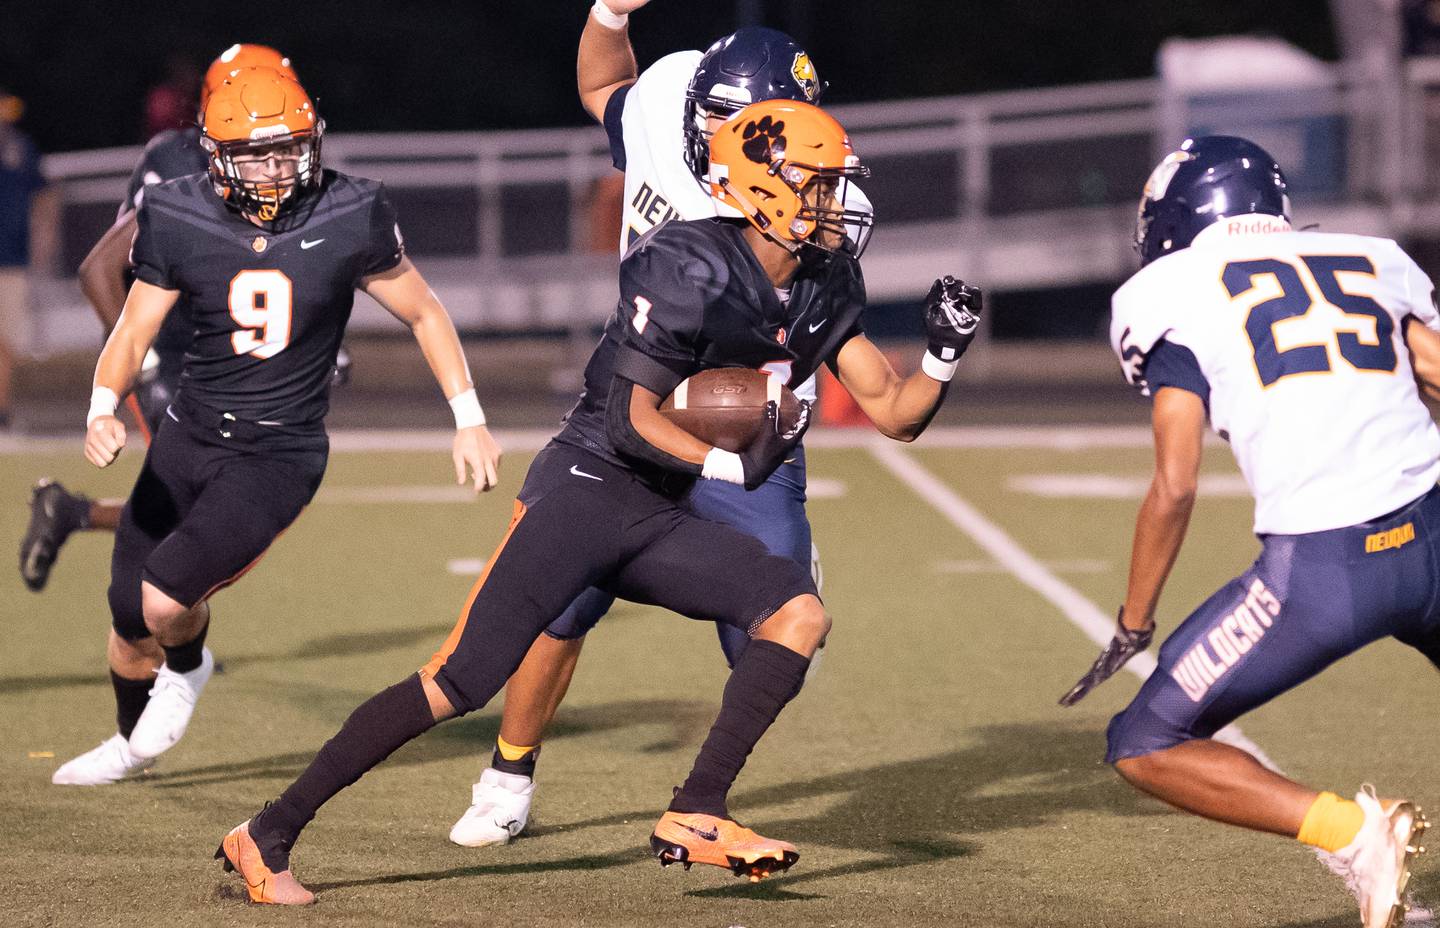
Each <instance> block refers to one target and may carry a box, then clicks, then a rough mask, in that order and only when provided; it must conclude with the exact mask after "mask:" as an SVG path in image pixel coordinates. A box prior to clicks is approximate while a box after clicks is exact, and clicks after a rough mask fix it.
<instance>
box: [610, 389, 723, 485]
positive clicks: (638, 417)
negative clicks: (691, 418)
mask: <svg viewBox="0 0 1440 928" xmlns="http://www.w3.org/2000/svg"><path fill="white" fill-rule="evenodd" d="M654 400H655V395H654V394H653V393H650V391H648V390H646V389H644V388H643V387H636V388H634V391H633V392H632V393H631V397H630V408H629V414H630V426H631V428H633V429H634V431H635V433H636V434H637V435H638V436H639V437H640V439H641V440H642V441H644V442H645V443H646V444H648V445H650V446H651V447H652V448H654V449H656V450H657V451H659V452H660V453H661V454H664V455H667V456H669V457H671V458H678V459H679V460H681V461H684V462H685V463H687V464H694V465H697V466H698V465H703V464H704V463H705V456H706V455H707V454H709V453H710V445H707V444H706V443H705V442H703V441H701V440H700V439H698V438H696V437H695V436H694V435H691V434H690V433H689V432H687V431H685V430H684V429H682V428H680V427H679V426H678V425H675V424H674V423H673V422H671V421H670V420H669V419H667V418H665V417H664V416H662V415H661V414H660V410H659V408H658V405H656V403H655V402H653V401H654Z"/></svg>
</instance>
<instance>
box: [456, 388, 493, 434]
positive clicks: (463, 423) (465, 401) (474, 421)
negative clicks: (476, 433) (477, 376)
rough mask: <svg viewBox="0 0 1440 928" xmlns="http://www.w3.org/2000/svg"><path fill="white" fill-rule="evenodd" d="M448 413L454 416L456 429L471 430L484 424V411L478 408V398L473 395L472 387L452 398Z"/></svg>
mask: <svg viewBox="0 0 1440 928" xmlns="http://www.w3.org/2000/svg"><path fill="white" fill-rule="evenodd" d="M450 411H451V412H452V413H454V414H455V428H457V429H473V428H475V427H476V426H480V425H484V424H485V410H483V409H481V408H480V398H479V397H477V396H476V395H475V388H474V387H471V388H470V389H468V390H466V391H465V392H464V393H458V394H456V395H455V396H452V397H451V398H450Z"/></svg>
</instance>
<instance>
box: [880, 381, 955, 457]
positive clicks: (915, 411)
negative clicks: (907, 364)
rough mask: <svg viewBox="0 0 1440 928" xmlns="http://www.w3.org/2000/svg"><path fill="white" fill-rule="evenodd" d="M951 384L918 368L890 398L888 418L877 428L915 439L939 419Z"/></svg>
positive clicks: (895, 436) (892, 435)
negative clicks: (938, 416) (932, 420)
mask: <svg viewBox="0 0 1440 928" xmlns="http://www.w3.org/2000/svg"><path fill="white" fill-rule="evenodd" d="M949 389H950V384H949V383H942V382H940V381H938V380H936V379H934V378H933V377H930V376H929V375H927V374H925V373H924V372H923V371H916V372H915V373H913V374H911V375H910V376H909V377H906V378H905V379H904V380H902V381H900V383H899V385H898V386H897V387H896V389H895V393H894V396H893V397H892V399H891V401H890V406H889V411H888V415H887V417H886V421H885V422H884V424H883V425H882V424H881V423H880V422H876V427H877V428H879V429H880V432H881V433H882V434H883V435H885V436H886V437H888V438H893V439H895V440H896V441H914V440H915V439H917V438H919V437H920V433H921V432H924V431H925V428H926V426H928V425H929V424H930V420H931V419H933V418H935V413H936V412H938V411H939V409H940V404H941V403H943V402H944V401H945V394H946V393H947V392H948V391H949Z"/></svg>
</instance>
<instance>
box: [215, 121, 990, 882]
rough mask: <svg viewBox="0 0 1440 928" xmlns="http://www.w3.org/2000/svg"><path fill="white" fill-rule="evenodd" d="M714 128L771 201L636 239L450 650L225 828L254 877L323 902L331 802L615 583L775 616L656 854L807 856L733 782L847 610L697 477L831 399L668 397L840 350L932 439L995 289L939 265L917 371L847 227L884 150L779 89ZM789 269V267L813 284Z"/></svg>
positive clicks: (853, 371)
mask: <svg viewBox="0 0 1440 928" xmlns="http://www.w3.org/2000/svg"><path fill="white" fill-rule="evenodd" d="M787 147H788V154H787ZM711 150H712V164H713V165H716V166H717V170H718V171H719V172H720V173H719V174H718V175H717V176H720V177H721V178H723V179H721V180H720V181H718V182H717V184H716V189H717V191H718V192H720V193H721V194H723V195H726V196H729V195H730V193H729V191H732V190H734V191H736V192H737V193H739V195H740V196H739V198H732V200H731V201H730V202H732V203H734V204H735V205H736V206H737V207H739V208H741V209H742V211H743V212H744V213H745V214H746V215H747V216H748V217H749V221H748V222H746V221H745V220H727V219H705V220H698V221H695V222H671V223H669V224H666V225H664V226H662V227H660V228H659V229H657V230H656V231H654V232H651V233H648V234H647V235H646V236H644V237H643V238H641V239H640V240H639V241H638V242H637V243H636V245H635V247H634V248H633V249H632V250H631V251H630V252H629V253H628V254H627V256H626V258H625V260H624V261H623V263H622V264H621V269H620V292H621V298H620V303H619V306H618V308H617V311H616V313H615V315H614V316H613V317H612V318H611V320H610V322H609V323H608V324H607V326H606V328H605V334H604V336H603V338H602V339H601V343H600V346H599V347H598V348H597V349H596V351H595V353H594V355H592V356H591V358H590V362H589V364H588V365H587V367H586V370H585V392H584V393H583V394H582V395H581V398H580V402H579V403H578V404H577V405H576V407H575V408H574V409H573V410H572V411H571V413H570V415H569V417H568V419H567V422H566V424H565V427H564V428H563V429H562V430H561V431H560V433H559V434H558V435H556V437H555V438H554V439H553V440H552V441H551V442H550V444H549V445H547V446H546V447H545V448H544V449H543V450H542V451H541V452H540V454H539V455H538V456H537V457H536V459H535V462H534V463H533V464H532V465H531V467H530V471H529V473H528V474H527V476H526V479H525V485H524V487H523V488H522V489H521V491H520V495H519V498H518V499H517V500H516V503H515V512H514V517H513V519H512V521H511V524H510V530H509V531H508V532H507V534H506V536H505V539H504V540H503V541H502V542H501V545H500V548H499V550H498V551H496V553H495V555H494V556H493V557H492V558H491V560H490V562H489V566H488V567H487V569H486V571H485V573H484V575H482V576H481V578H480V580H479V581H478V582H477V583H476V585H475V587H474V589H473V590H472V592H471V594H470V598H469V601H468V602H466V604H465V606H464V608H463V609H462V611H461V615H460V620H459V622H458V623H457V624H456V626H455V629H454V630H453V631H452V632H451V633H450V636H449V637H448V638H447V639H446V641H445V643H444V644H443V645H442V647H441V648H440V650H439V651H438V652H437V653H436V654H435V656H434V657H433V658H432V659H431V660H430V662H429V663H428V664H426V665H425V666H424V667H423V668H422V669H421V670H420V671H419V672H418V673H416V674H413V675H411V676H409V677H407V678H406V679H405V680H402V681H401V682H399V683H397V684H395V685H394V686H392V687H390V688H389V689H387V690H384V691H383V692H381V693H379V694H377V695H376V696H374V697H372V698H371V699H370V700H368V701H367V702H365V703H364V704H362V705H361V706H360V707H359V708H357V709H356V710H355V711H354V713H352V714H351V716H350V718H349V719H348V720H346V722H345V724H344V726H343V727H342V728H341V729H340V731H339V732H338V733H337V734H336V735H335V736H334V737H333V738H331V739H330V740H329V741H328V742H326V744H325V745H324V746H323V747H322V748H321V749H320V752H319V753H318V754H317V755H316V757H315V759H314V760H313V761H312V762H311V763H310V765H309V767H308V768H307V769H306V770H305V772H304V773H302V774H301V775H300V777H299V778H298V779H297V780H296V781H295V782H294V783H292V784H291V785H290V786H289V788H287V789H286V790H285V792H284V793H283V794H282V795H281V796H280V798H279V799H278V800H277V801H276V802H274V803H272V804H271V805H269V806H268V807H267V808H266V809H265V810H264V811H262V812H260V813H259V814H258V815H257V816H255V817H254V818H252V819H250V820H248V821H246V822H243V823H242V824H240V825H238V826H237V827H236V828H234V829H233V830H231V832H230V833H229V834H228V835H226V836H225V838H224V840H223V841H222V842H221V846H220V849H219V851H217V853H216V856H217V857H223V858H224V859H225V861H226V866H227V868H235V869H239V870H240V872H241V875H242V876H243V877H244V879H245V882H246V884H247V886H248V888H249V893H250V898H251V899H252V900H254V901H257V902H272V903H281V904H305V903H309V902H311V901H313V900H314V896H313V894H311V893H310V892H309V891H308V890H306V889H305V888H304V887H303V886H301V885H300V883H299V882H298V881H297V880H296V878H295V877H294V875H293V874H292V873H291V872H290V852H291V848H292V847H293V845H294V843H295V841H296V839H297V838H298V837H299V835H300V833H301V831H302V830H303V829H304V827H305V826H306V825H307V824H308V823H309V822H310V820H311V819H312V818H313V817H314V816H315V814H316V812H317V811H318V810H319V808H320V806H321V805H322V804H324V803H325V802H326V801H327V800H329V799H330V798H331V797H332V796H334V795H335V794H336V793H338V792H339V791H340V790H342V789H344V788H345V787H347V786H349V785H350V784H352V783H354V782H355V781H356V780H357V779H359V778H360V777H361V776H362V775H363V774H364V773H365V772H366V771H367V770H369V769H370V768H372V767H374V766H375V765H377V764H379V763H380V762H381V761H383V760H384V759H385V758H386V757H388V756H389V755H390V753H391V752H393V751H394V750H395V749H396V748H398V747H400V746H401V745H402V744H405V743H406V742H408V741H410V740H411V739H413V738H415V737H417V736H419V735H420V734H422V733H423V732H425V731H426V730H428V729H429V728H431V727H432V726H434V725H435V724H436V723H437V722H440V721H443V720H445V719H448V718H451V717H453V716H456V715H463V714H465V713H466V712H470V711H473V710H475V709H479V708H481V707H482V706H484V705H485V704H486V703H487V702H489V700H490V699H491V698H492V697H494V695H495V694H496V693H497V692H498V691H499V690H500V688H501V687H502V686H503V685H504V684H505V681H506V679H507V678H508V677H509V676H510V674H511V673H513V672H514V670H515V668H516V667H518V666H519V665H520V662H521V659H522V658H523V657H524V656H525V653H526V651H527V650H528V649H529V647H530V645H531V643H532V642H533V641H534V640H535V638H536V636H538V635H539V634H540V632H541V630H542V629H544V628H545V626H546V625H547V624H548V623H549V622H550V621H551V620H552V619H553V618H554V617H555V616H556V615H558V614H560V612H561V611H562V610H563V609H565V607H566V606H567V605H569V603H570V602H571V601H572V600H573V599H574V598H575V596H576V595H577V594H578V593H579V592H580V591H581V590H584V589H586V588H588V587H591V586H598V587H600V588H602V589H605V590H608V591H612V592H614V593H615V594H616V595H618V596H620V597H622V598H625V599H629V600H632V601H634V602H640V603H647V604H653V605H659V606H662V607H664V608H666V609H669V610H671V611H674V612H678V613H680V614H682V615H686V616H690V617H692V618H697V619H706V620H718V621H723V622H727V623H729V624H731V625H734V626H736V627H739V628H742V629H745V630H746V632H747V633H748V634H750V635H751V637H752V641H751V643H750V645H749V646H748V647H746V648H745V649H744V652H743V654H742V655H741V657H740V659H739V660H738V661H737V662H736V665H735V668H734V670H733V671H732V672H731V675H730V679H729V681H728V682H727V683H726V685H725V690H724V695H723V697H722V700H721V707H720V713H719V717H718V718H717V719H716V721H715V724H714V726H713V727H712V728H711V730H710V733H709V735H708V737H707V738H706V740H705V742H704V744H703V745H702V747H701V749H700V752H699V755H698V757H697V758H696V760H695V764H694V767H693V769H692V770H691V772H690V775H689V777H688V778H687V779H686V780H685V783H684V785H683V786H682V787H680V789H678V790H677V791H676V793H675V796H674V799H673V801H672V802H671V803H670V808H669V810H668V811H667V812H665V814H664V815H663V817H662V818H661V820H660V822H659V823H658V824H657V826H656V828H655V832H654V834H653V835H652V836H651V839H650V841H651V847H652V850H653V851H654V852H655V854H656V856H658V857H659V858H660V860H661V861H662V862H663V863H670V862H677V861H678V862H682V863H685V864H686V865H687V866H688V865H689V864H692V863H706V864H713V865H716V866H721V867H726V868H729V869H731V870H733V871H734V872H735V873H736V874H737V875H744V876H748V877H750V878H752V879H759V878H761V877H763V876H765V875H767V874H769V873H772V872H776V871H780V870H784V869H786V868H788V867H789V866H791V865H792V864H793V863H794V862H795V861H796V859H797V858H798V856H799V854H798V852H797V851H796V849H795V847H794V846H793V845H791V844H788V843H786V842H784V841H777V840H773V839H770V838H765V837H762V836H761V835H758V834H756V833H755V832H754V831H751V830H750V829H748V828H745V827H743V826H742V825H740V824H739V823H737V822H736V821H734V820H733V819H732V818H731V817H730V814H729V810H728V808H727V804H726V798H727V796H728V794H729V792H730V788H731V785H732V784H733V783H734V781H735V778H736V776H737V775H738V774H739V772H740V769H741V768H742V767H743V766H744V763H745V760H746V758H747V757H748V756H749V754H750V752H751V750H752V749H753V748H754V746H755V744H756V743H757V742H758V741H759V740H760V738H761V736H762V735H763V734H764V733H765V731H766V730H767V729H768V728H769V727H770V725H771V724H772V723H773V722H774V721H775V719H776V717H777V716H778V715H779V713H780V711H781V709H782V708H784V706H785V704H786V703H787V702H789V700H790V699H791V698H792V697H793V696H794V695H795V694H796V692H798V691H799V689H800V684H801V682H802V680H803V679H804V675H805V669H806V667H807V666H808V664H809V662H810V658H811V655H812V654H813V653H814V651H815V647H816V645H818V644H819V642H820V641H821V639H822V638H823V637H824V636H825V634H826V632H827V631H828V630H829V627H830V620H829V617H828V616H827V615H826V613H825V609H824V607H823V606H822V605H821V603H820V600H819V597H818V596H817V595H816V593H815V584H814V581H813V580H812V579H811V577H810V573H809V571H808V570H807V569H806V568H805V567H804V566H802V565H801V564H798V563H796V562H795V561H794V560H792V559H790V558H786V557H780V556H776V555H773V554H770V553H768V551H767V550H766V548H765V546H764V544H763V543H762V542H760V541H759V540H758V539H756V538H754V537H753V536H751V535H748V534H745V533H744V532H741V531H740V530H739V529H736V528H733V527H731V526H728V525H724V524H721V523H719V522H712V521H709V520H706V519H701V518H699V517H697V516H695V515H693V514H692V513H691V512H690V511H689V510H688V509H686V507H685V504H684V500H685V495H686V493H687V491H688V489H689V488H690V487H691V486H693V485H694V482H695V481H696V480H699V479H715V480H729V481H731V482H734V483H740V484H743V485H745V486H747V487H756V486H759V485H760V484H761V483H763V482H764V480H765V479H766V478H767V477H768V476H769V475H770V473H771V472H772V471H774V469H775V468H777V467H778V466H780V464H781V462H782V461H784V459H785V458H786V456H787V455H788V454H789V453H790V451H791V449H793V448H794V447H795V445H796V444H797V443H798V442H799V441H800V437H801V435H802V434H803V433H804V431H805V428H806V426H807V425H808V422H809V408H808V406H802V412H801V414H800V416H799V418H798V421H797V422H794V423H785V424H783V425H782V424H781V423H779V422H778V421H776V420H777V419H778V411H777V410H776V409H775V404H773V403H772V404H771V405H770V408H769V409H768V417H769V421H770V426H771V427H770V428H769V429H767V430H766V431H764V432H763V433H762V435H761V437H760V438H759V439H757V441H756V442H755V444H753V445H751V446H750V447H749V448H748V449H746V450H745V451H743V452H740V453H738V454H735V453H731V452H726V451H720V450H718V449H715V448H712V447H710V446H709V445H706V444H705V443H704V442H702V441H700V440H699V439H697V438H695V437H694V436H692V435H689V434H688V433H686V432H683V431H681V430H680V429H678V428H677V427H675V426H674V425H672V424H671V423H670V422H669V421H668V420H667V419H665V418H664V417H663V416H662V415H661V414H660V412H659V406H660V403H661V400H662V398H663V397H664V396H666V395H667V394H668V393H670V392H671V391H672V390H673V389H674V388H675V386H676V385H677V384H678V383H679V382H680V381H681V380H683V379H684V378H686V377H688V376H690V375H691V374H694V373H696V372H698V371H701V370H706V369H710V368H715V367H724V366H746V367H769V368H770V369H771V370H772V371H775V372H776V374H775V376H782V377H785V378H786V380H787V382H791V383H800V382H803V381H804V379H805V378H807V377H809V376H810V374H811V373H813V372H814V371H815V369H816V368H817V367H818V366H819V365H820V364H829V365H831V366H832V367H834V368H835V370H836V372H837V374H838V376H839V377H840V380H841V382H842V383H844V384H845V385H846V386H847V388H848V389H850V390H851V391H852V392H853V393H855V395H856V397H857V399H858V400H859V401H860V403H861V405H862V407H863V408H864V409H865V410H866V411H867V412H868V413H869V414H870V415H871V417H872V418H874V420H875V422H876V423H877V425H878V426H879V427H880V429H881V430H882V431H883V432H885V433H886V434H887V435H891V436H892V437H895V438H899V439H902V440H908V439H911V438H914V437H915V436H917V435H918V434H920V432H921V431H922V430H923V429H924V427H925V425H926V423H927V422H929V420H930V418H931V416H932V415H933V414H934V413H935V411H936V409H937V408H938V407H939V405H940V403H941V402H942V400H943V398H944V396H945V392H946V385H947V381H948V380H949V377H950V375H951V374H952V373H953V371H954V367H955V364H956V362H957V361H958V358H959V355H960V353H961V352H963V351H964V349H965V348H966V346H967V345H968V344H969V342H970V340H971V339H972V338H973V336H974V333H975V328H976V325H977V323H978V311H979V293H978V291H975V290H973V289H970V288H967V287H965V286H964V285H963V284H961V283H959V282H957V281H954V280H952V279H949V278H947V279H946V280H945V281H937V283H936V285H935V287H934V288H933V290H932V294H931V299H930V305H929V306H928V307H927V310H926V323H927V330H928V331H929V333H930V338H931V343H932V345H931V355H930V356H929V357H928V358H927V360H926V361H925V365H924V366H925V372H922V373H916V374H914V375H912V376H910V377H908V378H901V377H900V376H899V375H898V374H896V373H895V371H894V370H893V369H892V368H891V367H890V365H889V363H888V362H886V360H885V358H884V356H883V355H882V354H881V353H880V352H879V351H878V349H876V348H875V346H874V345H873V344H871V343H870V342H869V341H868V340H867V339H866V338H865V337H864V334H863V332H862V331H861V328H860V312H861V309H862V308H863V304H864V286H863V283H862V281H861V277H860V270H859V265H858V263H857V262H856V261H855V260H854V259H853V258H851V257H850V256H848V255H846V254H843V253H840V252H839V250H838V249H839V247H840V244H841V242H842V241H843V238H844V235H845V223H846V222H854V221H863V222H866V223H868V222H869V217H868V216H866V217H855V216H851V215H849V214H847V213H846V211H845V210H844V209H843V208H841V207H840V203H841V202H842V196H843V185H844V184H845V182H846V181H847V180H848V178H849V177H851V176H854V175H856V174H860V173H863V169H862V168H861V166H860V163H859V160H858V158H857V157H856V156H855V154H854V152H853V150H852V149H851V147H850V143H849V140H848V138H846V136H845V132H844V130H843V129H842V128H841V127H840V125H839V124H838V123H836V122H835V120H833V119H831V118H830V117H829V116H827V115H825V114H824V113H822V112H821V111H820V110H818V109H816V108H815V107H813V106H810V105H808V104H804V103H790V102H788V101H767V102H764V103H757V104H754V105H752V106H749V107H746V108H745V109H744V110H743V111H741V112H740V113H739V114H738V115H736V116H735V117H734V119H733V120H732V121H731V122H728V123H726V124H725V126H724V127H722V128H721V130H720V132H719V133H717V135H716V136H715V139H714V140H712V149H711ZM802 153H803V154H802ZM742 198H743V199H742ZM777 288H782V289H783V288H788V289H789V294H790V295H789V299H788V300H786V299H782V298H781V296H780V295H778V294H777V292H776V289H777ZM821 320H825V321H826V323H827V324H825V325H819V324H818V323H819V322H820V321H821ZM831 323H833V325H832V324H831ZM802 332H803V333H804V335H801V334H800V333H802ZM946 355H948V358H945V357H944V356H946Z"/></svg>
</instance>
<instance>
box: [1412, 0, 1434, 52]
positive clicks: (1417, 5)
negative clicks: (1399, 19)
mask: <svg viewBox="0 0 1440 928" xmlns="http://www.w3.org/2000/svg"><path fill="white" fill-rule="evenodd" d="M1404 16H1405V54H1407V55H1440V0H1404Z"/></svg>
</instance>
